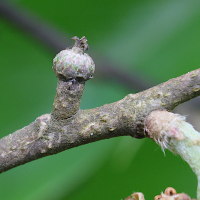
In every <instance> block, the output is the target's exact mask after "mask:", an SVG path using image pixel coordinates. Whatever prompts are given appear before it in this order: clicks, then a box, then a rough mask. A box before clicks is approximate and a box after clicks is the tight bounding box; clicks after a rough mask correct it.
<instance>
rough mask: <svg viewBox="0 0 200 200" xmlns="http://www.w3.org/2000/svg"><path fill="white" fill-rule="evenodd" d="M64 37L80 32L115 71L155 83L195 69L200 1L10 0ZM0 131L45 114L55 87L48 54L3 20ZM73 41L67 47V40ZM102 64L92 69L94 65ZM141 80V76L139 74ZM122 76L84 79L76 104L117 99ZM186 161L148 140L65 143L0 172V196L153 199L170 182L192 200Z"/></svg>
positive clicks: (190, 174) (63, 199)
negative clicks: (69, 146)
mask: <svg viewBox="0 0 200 200" xmlns="http://www.w3.org/2000/svg"><path fill="white" fill-rule="evenodd" d="M12 3H14V4H16V5H17V6H19V7H22V8H24V9H26V10H27V11H29V12H30V13H32V14H33V15H36V16H37V17H38V19H40V20H42V21H43V22H45V23H47V24H50V25H51V26H53V27H54V28H56V29H58V30H60V31H61V32H62V33H65V34H66V35H67V36H70V37H72V36H74V35H77V36H78V37H81V36H83V35H85V36H86V37H87V38H88V43H89V45H90V50H89V52H88V53H89V54H90V52H92V51H93V50H94V49H95V51H96V52H99V54H100V55H101V56H104V57H106V58H107V59H108V60H109V61H110V62H111V63H112V64H113V66H115V67H116V68H117V67H118V68H119V67H120V69H121V70H124V71H125V72H127V73H128V74H131V73H134V74H135V73H136V74H137V73H139V72H140V74H143V75H144V76H143V77H144V79H145V78H146V77H148V79H149V80H151V81H152V83H155V84H157V83H161V82H163V81H166V80H168V79H170V78H173V77H176V76H179V75H181V74H183V73H187V72H188V71H191V70H193V69H196V68H198V67H199V63H200V55H199V54H200V37H199V35H200V2H199V1H198V0H191V1H188V0H181V1H179V0H168V1H160V0H156V1H147V0H143V1H139V0H137V1H133V0H127V1H120V0H115V1H114V0H99V1H92V0H86V1H80V0H76V1H69V0H66V1H62V0H57V1H55V0H48V1H47V0H40V1H38V0H29V1H27V0H12ZM0 44H1V47H0V55H1V56H0V63H1V67H0V70H1V73H0V87H1V98H0V105H1V106H0V115H1V117H0V134H1V137H3V136H5V135H8V134H9V133H12V132H14V131H15V130H17V129H20V128H22V127H23V126H25V125H27V124H29V123H31V122H32V121H33V120H35V118H36V117H38V116H40V115H42V114H45V113H49V112H50V111H51V109H52V103H53V99H54V95H55V91H56V89H55V88H56V82H57V80H56V78H55V76H54V74H53V71H52V69H51V67H52V60H53V58H54V56H55V55H54V54H52V51H50V50H49V49H47V48H46V47H44V46H43V45H42V44H41V43H39V42H38V41H36V40H35V39H33V38H32V37H31V36H29V35H27V34H26V33H24V32H22V31H21V30H20V29H18V28H17V27H16V26H13V24H10V23H9V22H8V21H6V20H4V19H2V18H1V17H0ZM72 44H73V43H72ZM98 67H101V66H98V65H97V66H96V68H98ZM144 81H145V80H144ZM134 92H135V91H130V89H128V88H126V87H125V86H124V85H123V84H121V83H120V82H118V81H116V80H114V79H113V78H112V77H111V78H110V79H104V77H102V76H98V75H96V78H94V79H92V80H90V81H88V82H87V83H86V89H85V91H84V95H83V98H82V103H81V109H88V108H93V107H97V106H101V105H103V104H106V103H111V102H114V101H117V100H120V99H121V98H123V97H124V96H125V95H126V94H128V93H134ZM196 184H197V181H196V178H195V175H194V174H193V172H192V171H191V169H190V168H189V166H188V165H187V163H184V162H183V161H182V160H181V159H180V158H179V157H177V156H174V155H172V154H171V153H170V152H166V156H164V155H163V153H162V151H161V150H160V148H159V147H158V146H157V145H156V144H155V143H153V142H152V141H151V140H149V139H143V140H137V139H133V138H131V137H121V138H114V139H109V140H105V141H99V142H95V143H92V144H88V145H84V146H81V147H78V148H74V149H70V150H67V151H65V152H62V153H59V154H57V155H53V156H49V157H46V158H42V159H40V160H37V161H33V162H31V163H28V164H25V165H23V166H19V167H17V168H15V169H12V170H10V171H8V172H5V173H3V174H1V175H0V188H1V189H0V196H1V199H5V200H7V199H12V200H14V199H16V200H18V199H19V200H35V199H37V200H66V199H67V200H75V199H76V200H77V199H95V200H101V199H104V200H106V199H108V200H110V199H116V200H117V199H124V198H125V197H126V196H128V195H130V194H131V193H132V192H133V191H140V192H143V193H144V194H145V197H146V199H150V198H151V199H152V198H153V197H154V196H155V195H157V194H159V193H160V192H161V191H162V190H164V189H165V188H166V187H168V186H172V187H175V188H176V189H177V191H178V192H186V193H188V194H189V195H191V196H192V197H193V198H195V197H196Z"/></svg>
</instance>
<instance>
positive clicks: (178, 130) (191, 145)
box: [145, 110, 200, 200]
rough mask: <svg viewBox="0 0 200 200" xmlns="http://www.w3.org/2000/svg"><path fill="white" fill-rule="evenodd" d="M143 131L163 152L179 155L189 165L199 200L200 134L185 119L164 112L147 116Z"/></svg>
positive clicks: (154, 112)
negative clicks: (195, 181)
mask: <svg viewBox="0 0 200 200" xmlns="http://www.w3.org/2000/svg"><path fill="white" fill-rule="evenodd" d="M145 131H146V132H147V134H148V136H149V137H150V138H151V139H153V140H154V141H155V142H156V143H158V144H159V145H160V146H161V148H162V150H163V151H164V149H168V150H170V151H171V152H173V153H175V154H179V155H180V156H181V157H182V159H183V160H185V161H186V162H187V163H188V164H189V165H190V167H191V168H192V170H193V171H194V172H195V174H196V176H197V179H198V188H197V198H198V200H200V133H199V132H198V131H196V130H195V129H194V128H193V126H192V125H191V124H189V123H187V122H186V121H185V117H183V116H181V115H178V114H174V113H170V112H167V111H165V110H158V111H153V112H151V113H150V114H149V115H148V117H147V118H146V120H145ZM184 199H185V196H184Z"/></svg>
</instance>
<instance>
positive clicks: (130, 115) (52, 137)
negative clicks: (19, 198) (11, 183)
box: [0, 69, 200, 172]
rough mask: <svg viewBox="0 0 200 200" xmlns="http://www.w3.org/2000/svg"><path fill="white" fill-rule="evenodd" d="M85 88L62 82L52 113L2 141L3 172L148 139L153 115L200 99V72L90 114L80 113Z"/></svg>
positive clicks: (0, 166)
mask: <svg viewBox="0 0 200 200" xmlns="http://www.w3.org/2000/svg"><path fill="white" fill-rule="evenodd" d="M74 84H75V85H74ZM69 86H70V87H69ZM83 88H84V82H83V80H81V81H80V80H76V81H74V80H59V83H58V88H57V95H56V98H55V101H54V110H53V111H52V113H51V114H45V115H42V116H40V117H38V118H37V119H36V120H35V121H34V122H33V123H31V124H30V125H28V126H26V127H24V128H22V129H20V130H18V131H16V132H14V133H13V134H10V135H8V136H6V137H4V138H2V139H1V140H0V172H4V171H6V170H8V169H11V168H13V167H16V166H18V165H21V164H24V163H27V162H30V161H32V160H36V159H38V158H41V157H44V156H47V155H51V154H56V153H58V152H61V151H63V150H66V149H70V148H73V147H77V146H80V145H83V144H87V143H90V142H94V141H97V140H102V139H107V138H112V137H118V136H123V135H130V136H132V137H135V138H143V137H147V135H146V133H145V132H144V121H145V118H146V116H147V115H148V114H149V113H150V112H151V111H153V110H158V109H161V110H162V109H165V110H172V109H173V108H174V107H175V106H177V105H178V104H180V103H183V102H185V101H188V100H190V99H191V98H194V97H196V96H198V95H200V69H197V70H194V71H192V72H189V73H187V74H185V75H182V76H180V77H178V78H174V79H171V80H169V81H167V82H165V83H162V84H160V85H158V86H155V87H153V88H150V89H148V90H146V91H143V92H140V93H137V94H129V95H127V96H126V97H124V98H123V99H122V100H120V101H117V102H114V103H111V104H106V105H103V106H101V107H98V108H94V109H90V110H79V104H80V100H81V96H82V91H83ZM80 91H81V92H80ZM72 94H73V95H72ZM76 94H77V95H76ZM69 98H70V101H69ZM71 102H72V104H70V103H71ZM73 102H74V103H73ZM63 103H65V104H64V105H65V106H62V105H63ZM68 105H70V106H68ZM73 105H74V106H73ZM66 112H67V113H66Z"/></svg>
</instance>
